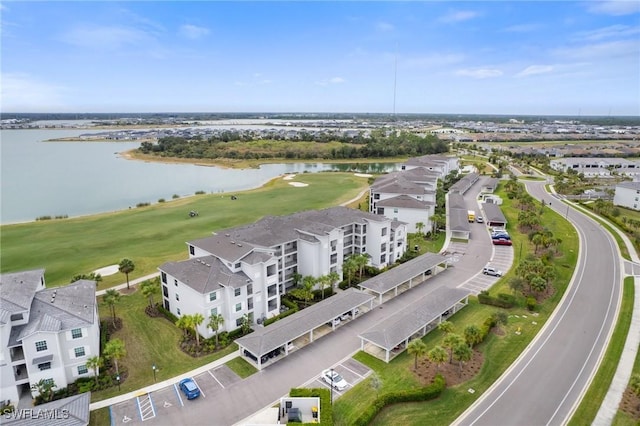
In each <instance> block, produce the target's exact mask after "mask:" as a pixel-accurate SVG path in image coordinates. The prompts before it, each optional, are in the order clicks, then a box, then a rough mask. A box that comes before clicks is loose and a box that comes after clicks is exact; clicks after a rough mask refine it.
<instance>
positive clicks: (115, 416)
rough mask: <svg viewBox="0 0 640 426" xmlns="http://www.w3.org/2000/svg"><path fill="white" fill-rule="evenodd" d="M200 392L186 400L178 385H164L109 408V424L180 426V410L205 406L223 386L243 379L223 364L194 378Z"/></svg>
mask: <svg viewBox="0 0 640 426" xmlns="http://www.w3.org/2000/svg"><path fill="white" fill-rule="evenodd" d="M192 378H193V381H194V382H195V384H196V385H197V386H198V388H199V389H200V397H198V398H196V399H192V400H190V401H188V400H187V398H186V396H185V395H184V393H182V391H181V390H180V388H179V386H178V384H177V383H176V384H174V385H170V386H167V387H165V388H163V389H160V390H157V391H155V392H151V393H142V394H140V395H138V396H136V398H133V399H130V400H128V401H124V402H121V403H119V404H115V405H112V406H111V407H110V412H111V423H112V424H113V425H114V426H115V425H122V424H127V425H134V424H142V423H144V424H153V423H155V424H168V423H174V424H181V422H180V418H181V417H182V416H181V411H182V410H185V409H189V408H192V407H193V408H194V407H197V406H204V404H207V399H209V400H211V399H212V398H214V397H215V395H216V394H217V393H219V392H222V391H223V390H224V389H225V388H226V387H229V386H231V385H233V384H234V383H237V382H239V381H240V380H242V379H241V378H240V377H239V376H238V375H237V374H236V373H234V372H233V371H232V370H231V369H229V367H227V366H226V365H222V366H219V367H216V368H214V369H212V370H207V371H206V372H204V373H201V374H198V375H196V376H193V377H192Z"/></svg>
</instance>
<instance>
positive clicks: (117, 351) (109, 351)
mask: <svg viewBox="0 0 640 426" xmlns="http://www.w3.org/2000/svg"><path fill="white" fill-rule="evenodd" d="M102 354H103V355H104V356H106V357H107V358H109V359H110V360H112V361H113V365H114V366H115V367H116V374H120V369H119V368H118V360H119V359H121V358H123V357H125V356H127V350H126V349H125V347H124V342H123V341H122V340H120V339H117V338H116V339H111V340H109V341H108V342H107V344H106V345H105V346H104V351H103V352H102Z"/></svg>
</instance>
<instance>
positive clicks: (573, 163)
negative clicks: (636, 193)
mask: <svg viewBox="0 0 640 426" xmlns="http://www.w3.org/2000/svg"><path fill="white" fill-rule="evenodd" d="M549 166H550V167H551V168H552V169H554V170H558V171H563V172H566V171H567V170H573V171H575V172H576V173H582V174H583V175H584V176H586V177H609V176H612V175H613V174H617V175H621V176H630V177H633V176H640V161H637V160H630V159H626V158H618V157H593V158H589V157H564V158H560V159H557V160H551V161H550V162H549Z"/></svg>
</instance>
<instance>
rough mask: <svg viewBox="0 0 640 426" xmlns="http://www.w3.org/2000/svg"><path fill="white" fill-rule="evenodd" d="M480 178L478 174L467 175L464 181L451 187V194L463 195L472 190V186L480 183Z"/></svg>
mask: <svg viewBox="0 0 640 426" xmlns="http://www.w3.org/2000/svg"><path fill="white" fill-rule="evenodd" d="M479 178H480V175H479V174H477V173H469V174H466V175H464V176H463V177H462V179H460V180H459V181H457V182H456V183H454V184H453V185H451V188H449V192H460V193H461V194H464V193H465V192H467V190H468V189H469V188H471V185H473V184H474V183H476V182H477V181H478V179H479Z"/></svg>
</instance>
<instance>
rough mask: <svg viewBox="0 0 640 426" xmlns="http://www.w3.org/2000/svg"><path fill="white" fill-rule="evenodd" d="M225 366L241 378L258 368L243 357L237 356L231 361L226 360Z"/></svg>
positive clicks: (256, 370)
mask: <svg viewBox="0 0 640 426" xmlns="http://www.w3.org/2000/svg"><path fill="white" fill-rule="evenodd" d="M226 366H227V367H229V368H230V369H231V370H232V371H233V372H234V373H236V374H237V375H238V376H240V377H241V378H242V379H246V378H247V377H249V376H251V375H252V374H254V373H257V372H258V369H257V368H255V367H254V366H253V365H251V364H249V363H248V362H247V361H245V360H244V359H242V358H240V357H238V358H234V359H232V360H231V361H227V362H226Z"/></svg>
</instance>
